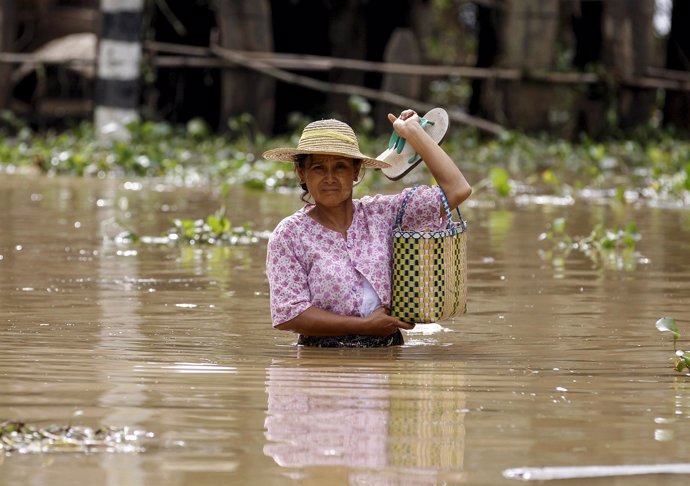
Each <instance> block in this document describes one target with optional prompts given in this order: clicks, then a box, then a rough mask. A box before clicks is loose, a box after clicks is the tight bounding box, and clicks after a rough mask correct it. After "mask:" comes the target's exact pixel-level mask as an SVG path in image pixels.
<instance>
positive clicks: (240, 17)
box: [217, 0, 275, 133]
mask: <svg viewBox="0 0 690 486" xmlns="http://www.w3.org/2000/svg"><path fill="white" fill-rule="evenodd" d="M217 5H218V7H217V9H218V16H217V19H218V27H219V30H220V45H221V46H222V47H226V48H228V49H239V50H245V51H273V32H272V28H271V25H272V21H271V7H270V5H269V3H268V0H233V1H231V2H230V1H223V0H221V1H218V2H217ZM222 97H223V102H222V109H221V124H223V123H224V121H226V120H228V118H230V117H233V116H238V115H241V114H243V113H251V114H252V115H254V117H255V119H256V122H257V125H258V127H259V129H260V130H261V131H262V132H263V133H271V132H272V131H273V117H274V111H275V81H274V80H273V79H271V78H268V77H266V76H264V75H262V74H259V73H255V72H251V71H248V70H246V69H244V68H240V67H238V68H236V69H232V70H230V69H228V70H225V71H224V72H223V76H222Z"/></svg>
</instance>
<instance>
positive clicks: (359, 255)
mask: <svg viewBox="0 0 690 486" xmlns="http://www.w3.org/2000/svg"><path fill="white" fill-rule="evenodd" d="M437 189H438V188H437V187H436V186H433V187H430V186H418V187H417V189H416V191H415V192H414V193H413V194H412V196H411V197H410V199H409V201H408V202H407V205H406V206H405V216H404V218H403V224H402V225H403V227H404V228H415V229H419V230H422V229H429V230H433V229H440V228H443V227H444V225H445V224H446V220H445V218H441V215H440V212H439V208H440V205H441V197H440V193H439V191H438V190H437ZM411 190H412V188H408V189H405V190H403V191H402V192H401V193H399V194H393V195H376V196H365V197H363V198H361V199H354V200H353V201H352V203H353V216H352V224H351V225H350V227H349V228H348V230H347V238H344V237H343V235H342V234H340V233H338V232H337V231H333V230H331V229H328V228H326V227H325V226H323V225H321V224H320V223H318V222H317V221H315V220H314V219H312V218H311V217H310V216H309V215H308V214H307V213H308V211H309V210H310V209H311V208H313V205H311V204H307V205H306V206H305V207H303V208H302V209H300V210H298V211H297V212H295V213H294V214H293V215H291V216H288V217H287V218H285V219H284V220H282V221H281V222H280V223H279V224H278V226H277V227H276V229H275V230H274V231H273V233H272V234H271V237H270V238H269V241H268V252H267V256H266V273H267V276H268V283H269V286H270V295H271V317H272V321H273V326H274V327H275V326H277V325H279V324H282V323H283V322H286V321H289V320H290V319H293V318H295V317H297V316H298V315H299V314H301V313H302V312H304V311H305V310H307V309H308V308H309V307H310V306H316V307H318V308H320V309H323V310H327V311H330V312H333V313H335V314H341V315H351V316H360V315H361V314H360V308H361V306H362V302H363V298H364V297H363V289H364V283H363V282H364V281H363V279H367V280H368V281H369V283H370V284H371V286H372V287H373V289H374V290H375V291H376V294H377V295H378V297H379V299H381V303H382V304H383V305H384V306H390V297H391V253H392V241H391V234H392V230H393V227H394V226H395V218H396V216H397V213H398V210H399V209H400V207H401V205H402V203H403V201H404V200H405V197H406V196H407V193H408V192H409V191H411Z"/></svg>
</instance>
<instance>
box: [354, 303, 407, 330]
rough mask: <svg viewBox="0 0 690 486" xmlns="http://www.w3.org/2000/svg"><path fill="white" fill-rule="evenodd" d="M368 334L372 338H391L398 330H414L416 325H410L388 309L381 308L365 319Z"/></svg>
mask: <svg viewBox="0 0 690 486" xmlns="http://www.w3.org/2000/svg"><path fill="white" fill-rule="evenodd" d="M363 319H364V321H365V326H366V332H363V333H362V334H368V335H370V336H390V335H391V334H393V333H394V332H396V331H397V330H398V329H408V330H409V329H414V324H408V323H407V322H403V321H401V320H399V319H397V318H395V317H393V316H391V311H390V310H389V309H388V308H387V307H379V308H378V309H376V310H375V311H374V312H372V313H371V314H369V315H368V316H367V317H364V318H363Z"/></svg>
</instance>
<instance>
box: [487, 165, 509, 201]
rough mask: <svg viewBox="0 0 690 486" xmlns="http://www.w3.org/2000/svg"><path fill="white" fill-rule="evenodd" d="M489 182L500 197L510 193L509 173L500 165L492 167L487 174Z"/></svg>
mask: <svg viewBox="0 0 690 486" xmlns="http://www.w3.org/2000/svg"><path fill="white" fill-rule="evenodd" d="M489 177H490V178H491V184H492V185H493V187H494V189H495V190H496V192H497V193H498V195H499V196H501V197H506V196H508V195H509V194H510V175H509V174H508V171H507V170H505V169H504V168H502V167H494V168H492V169H491V173H490V174H489Z"/></svg>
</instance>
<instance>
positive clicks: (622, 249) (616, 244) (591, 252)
mask: <svg viewBox="0 0 690 486" xmlns="http://www.w3.org/2000/svg"><path fill="white" fill-rule="evenodd" d="M565 228H566V221H565V218H556V219H555V220H554V221H553V222H552V223H551V228H550V229H548V230H547V231H545V232H544V233H541V234H540V235H539V240H540V241H547V242H549V243H551V248H550V249H548V250H541V251H540V254H541V256H542V258H544V259H545V260H551V261H553V262H559V263H561V262H562V261H563V260H565V258H566V257H567V256H568V255H569V254H570V252H571V251H573V250H577V251H580V252H582V253H583V254H584V255H586V256H587V257H589V258H590V259H591V260H592V262H594V264H595V265H597V266H599V267H603V268H606V269H609V270H634V269H635V268H636V265H637V262H638V260H639V259H640V255H639V253H638V252H637V251H636V248H637V242H638V241H640V239H641V238H642V236H641V235H640V233H639V232H638V231H637V225H636V224H635V223H629V224H628V225H627V226H626V227H625V228H618V227H614V228H604V226H603V224H601V223H599V224H597V225H596V226H595V227H594V229H593V230H592V231H591V233H590V234H589V235H587V236H575V237H571V236H570V235H568V234H567V233H566V231H565Z"/></svg>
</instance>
